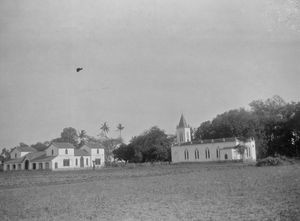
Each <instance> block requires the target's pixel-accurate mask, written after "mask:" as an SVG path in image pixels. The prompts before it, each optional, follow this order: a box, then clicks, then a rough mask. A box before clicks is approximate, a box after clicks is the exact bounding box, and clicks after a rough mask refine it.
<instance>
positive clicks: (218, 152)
mask: <svg viewBox="0 0 300 221" xmlns="http://www.w3.org/2000/svg"><path fill="white" fill-rule="evenodd" d="M216 154H217V158H218V159H219V158H220V148H219V147H218V149H217V150H216Z"/></svg>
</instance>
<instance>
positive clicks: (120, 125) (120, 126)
mask: <svg viewBox="0 0 300 221" xmlns="http://www.w3.org/2000/svg"><path fill="white" fill-rule="evenodd" d="M124 128H125V127H124V126H123V125H122V124H118V126H117V129H118V130H119V131H120V137H122V134H121V132H122V130H123V129H124Z"/></svg>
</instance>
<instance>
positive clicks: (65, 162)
mask: <svg viewBox="0 0 300 221" xmlns="http://www.w3.org/2000/svg"><path fill="white" fill-rule="evenodd" d="M63 165H64V167H68V166H70V159H64V161H63Z"/></svg>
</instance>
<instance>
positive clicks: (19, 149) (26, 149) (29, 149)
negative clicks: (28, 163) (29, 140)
mask: <svg viewBox="0 0 300 221" xmlns="http://www.w3.org/2000/svg"><path fill="white" fill-rule="evenodd" d="M17 150H18V151H19V152H36V149H34V148H33V147H29V146H22V147H17Z"/></svg>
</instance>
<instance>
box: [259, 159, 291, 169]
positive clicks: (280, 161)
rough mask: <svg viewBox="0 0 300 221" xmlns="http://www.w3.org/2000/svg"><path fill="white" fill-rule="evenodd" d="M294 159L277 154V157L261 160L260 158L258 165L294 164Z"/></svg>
mask: <svg viewBox="0 0 300 221" xmlns="http://www.w3.org/2000/svg"><path fill="white" fill-rule="evenodd" d="M293 163H294V161H293V160H292V159H289V158H287V157H285V156H277V157H267V158H264V159H261V160H258V161H257V163H256V166H258V167H261V166H279V165H283V164H293Z"/></svg>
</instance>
